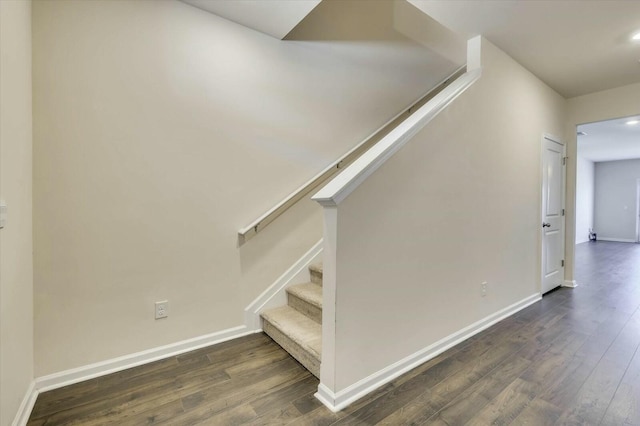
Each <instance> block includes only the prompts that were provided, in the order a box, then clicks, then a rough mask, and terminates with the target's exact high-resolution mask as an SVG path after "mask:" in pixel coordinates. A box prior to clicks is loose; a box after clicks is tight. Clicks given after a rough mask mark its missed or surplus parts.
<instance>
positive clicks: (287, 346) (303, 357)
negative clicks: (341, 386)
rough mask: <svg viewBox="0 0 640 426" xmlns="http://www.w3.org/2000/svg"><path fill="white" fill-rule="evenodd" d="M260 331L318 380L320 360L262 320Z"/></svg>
mask: <svg viewBox="0 0 640 426" xmlns="http://www.w3.org/2000/svg"><path fill="white" fill-rule="evenodd" d="M262 330H263V331H264V332H265V333H266V334H267V335H268V336H269V337H271V338H272V339H273V340H274V341H275V342H276V343H277V344H279V345H280V346H282V348H283V349H284V350H285V351H287V352H289V354H291V356H292V357H294V358H295V359H296V360H297V361H298V362H299V363H300V364H302V365H303V366H304V367H305V368H306V369H307V370H309V371H310V372H311V374H313V375H314V376H316V377H317V378H320V360H319V359H317V358H315V357H314V356H313V355H311V354H310V353H309V352H307V351H305V350H304V349H302V347H300V345H298V344H297V343H296V342H294V341H293V340H291V339H290V338H289V337H288V336H286V335H285V334H283V333H282V332H281V331H280V330H278V329H277V328H276V327H274V326H273V325H271V323H270V322H269V321H268V320H266V319H264V320H263V324H262Z"/></svg>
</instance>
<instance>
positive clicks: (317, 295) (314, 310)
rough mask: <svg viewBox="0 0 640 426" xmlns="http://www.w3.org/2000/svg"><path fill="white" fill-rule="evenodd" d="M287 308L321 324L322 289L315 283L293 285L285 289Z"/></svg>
mask: <svg viewBox="0 0 640 426" xmlns="http://www.w3.org/2000/svg"><path fill="white" fill-rule="evenodd" d="M287 299H288V301H289V306H291V307H292V308H294V309H295V310H297V311H298V312H300V313H302V314H304V315H306V316H308V317H309V318H311V319H312V320H314V321H315V322H317V323H318V324H322V287H320V286H319V285H318V284H315V283H306V284H298V285H293V286H291V287H289V288H287Z"/></svg>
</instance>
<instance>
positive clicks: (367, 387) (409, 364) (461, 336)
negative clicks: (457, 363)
mask: <svg viewBox="0 0 640 426" xmlns="http://www.w3.org/2000/svg"><path fill="white" fill-rule="evenodd" d="M541 298H542V296H541V295H540V293H536V294H532V295H531V296H529V297H526V298H524V299H522V300H520V301H519V302H516V303H514V304H512V305H510V306H507V307H506V308H504V309H501V310H499V311H498V312H495V313H493V314H491V315H489V316H487V317H485V318H483V319H481V320H480V321H477V322H475V323H473V324H471V325H469V326H467V327H465V328H463V329H461V330H459V331H457V332H455V333H453V334H451V335H449V336H447V337H445V338H444V339H441V340H439V341H437V342H435V343H433V344H431V345H429V346H427V347H425V348H424V349H421V350H419V351H418V352H416V353H414V354H411V355H409V356H408V357H406V358H404V359H402V360H400V361H398V362H396V363H394V364H391V365H389V366H388V367H385V368H383V369H382V370H380V371H377V372H375V373H373V374H372V375H370V376H369V377H366V378H364V379H362V380H360V381H359V382H357V383H354V384H353V385H351V386H349V387H347V388H346V389H343V390H341V391H339V392H336V393H334V392H333V391H331V389H329V388H328V387H327V386H325V385H324V384H322V383H320V385H319V386H318V392H317V393H316V394H315V397H316V398H317V399H319V400H320V402H322V403H323V404H324V405H326V406H327V408H329V409H330V410H331V411H333V412H337V411H340V410H342V409H343V408H345V407H347V406H348V405H349V404H351V403H353V402H354V401H356V400H358V399H360V398H362V397H363V396H365V395H367V394H368V393H370V392H372V391H373V390H375V389H377V388H379V387H380V386H382V385H384V384H386V383H388V382H390V381H391V380H393V379H395V378H397V377H399V376H401V375H402V374H404V373H406V372H407V371H409V370H411V369H413V368H415V367H417V366H418V365H420V364H423V363H425V362H426V361H428V360H430V359H432V358H434V357H436V356H438V355H440V354H441V353H442V352H444V351H446V350H447V349H449V348H451V347H453V346H455V345H457V344H458V343H460V342H462V341H464V340H466V339H468V338H470V337H471V336H474V335H475V334H478V333H479V332H481V331H483V330H485V329H487V328H489V327H491V326H492V325H494V324H495V323H497V322H499V321H501V320H503V319H504V318H507V317H509V316H511V315H513V314H515V313H516V312H518V311H520V310H522V309H524V308H526V307H527V306H530V305H532V304H534V303H536V302H537V301H539V300H541Z"/></svg>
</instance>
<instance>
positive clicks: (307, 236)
mask: <svg viewBox="0 0 640 426" xmlns="http://www.w3.org/2000/svg"><path fill="white" fill-rule="evenodd" d="M33 19H34V24H33V25H34V94H35V97H34V151H35V152H34V169H35V173H34V211H35V217H34V232H35V293H36V294H35V310H36V318H35V344H36V362H35V365H36V374H37V375H38V376H40V375H44V374H48V373H53V372H57V371H60V370H65V369H69V368H73V367H78V366H82V365H86V364H89V363H93V362H97V361H101V360H105V359H110V358H113V357H117V356H121V355H125V354H129V353H133V352H136V351H141V350H145V349H148V348H153V347H157V346H160V345H164V344H169V343H172V342H177V341H181V340H183V339H188V338H192V337H196V336H201V335H204V334H207V333H212V332H216V331H219V330H224V329H227V328H230V327H235V326H238V325H241V324H242V322H243V309H244V307H246V306H247V305H248V304H249V303H250V302H251V301H252V300H253V299H254V298H255V297H256V296H258V295H259V294H260V293H261V292H262V291H263V290H264V288H265V287H266V286H267V285H270V284H271V283H272V282H273V281H274V280H275V279H276V278H277V277H278V276H279V275H280V274H281V273H282V272H284V271H285V270H286V269H287V268H288V267H289V266H290V265H291V264H293V262H294V261H295V260H297V259H298V258H299V257H300V256H301V255H302V254H303V253H305V252H306V251H307V250H308V249H309V248H310V247H311V246H312V245H313V244H314V243H315V242H317V241H318V239H319V238H320V237H321V233H322V227H321V217H320V211H319V210H320V209H319V208H318V207H317V206H315V203H312V202H305V203H301V204H300V205H299V206H297V207H296V208H294V209H293V210H291V211H290V212H289V213H287V214H286V215H285V216H283V217H282V218H281V219H279V220H278V221H276V222H275V223H274V224H272V225H271V226H270V227H269V228H267V229H266V230H265V231H264V233H261V234H260V235H258V236H257V237H255V238H253V239H252V240H251V241H249V242H248V243H247V244H245V245H243V246H242V247H241V248H238V246H237V235H236V232H237V230H238V229H239V228H241V227H242V226H245V225H246V224H248V223H249V222H250V221H251V220H253V219H255V218H256V217H257V216H259V215H260V214H262V213H263V212H264V211H265V210H267V209H268V208H270V207H271V206H273V204H275V203H276V202H277V201H279V200H280V199H281V198H282V197H284V196H286V195H287V194H289V193H290V192H291V191H293V190H294V189H295V188H297V187H298V186H299V185H301V184H302V183H304V182H305V181H306V180H307V179H309V178H310V177H311V176H313V175H314V174H315V173H317V172H319V171H320V170H321V169H322V168H323V167H324V166H326V165H327V164H329V163H330V162H332V161H333V160H335V159H337V158H338V157H339V156H340V155H341V154H343V153H344V152H346V151H347V150H348V149H350V148H351V147H353V146H354V145H355V144H356V143H358V142H360V141H361V140H362V139H364V138H365V137H366V136H367V135H368V134H370V133H371V132H373V131H374V130H375V129H376V128H378V127H379V126H380V125H382V124H383V123H384V122H385V121H387V120H388V119H389V118H391V117H392V116H394V115H395V114H396V113H398V112H400V110H401V109H402V108H404V107H405V106H406V105H409V104H410V103H411V102H412V101H413V100H414V99H416V98H418V97H419V96H420V95H421V94H422V93H423V92H424V91H426V89H427V88H429V87H431V86H433V85H434V83H435V82H436V81H438V80H440V79H441V78H443V77H444V75H446V74H448V73H449V72H450V71H452V68H453V66H452V65H451V64H450V63H448V62H446V61H440V60H438V58H436V57H435V56H434V55H432V54H430V53H429V52H428V51H427V50H425V49H424V48H422V47H420V46H419V45H417V44H415V43H410V42H407V41H402V40H399V41H395V42H384V41H378V42H375V43H374V42H366V41H362V42H331V41H327V42H283V41H279V40H276V39H273V38H271V37H268V36H266V35H264V34H261V33H258V32H256V31H253V30H249V29H247V28H244V27H241V26H239V25H237V24H234V23H232V22H230V21H226V20H224V19H222V18H218V17H217V16H215V15H212V14H209V13H207V12H204V11H202V10H199V9H196V8H194V7H191V6H189V5H187V4H184V3H181V2H178V1H166V0H164V1H101V0H94V1H59V0H51V1H42V2H37V3H35V4H34V14H33ZM164 299H168V300H169V303H170V315H169V318H168V319H166V320H162V321H154V319H153V302H154V301H157V300H164ZM70 348H73V350H70Z"/></svg>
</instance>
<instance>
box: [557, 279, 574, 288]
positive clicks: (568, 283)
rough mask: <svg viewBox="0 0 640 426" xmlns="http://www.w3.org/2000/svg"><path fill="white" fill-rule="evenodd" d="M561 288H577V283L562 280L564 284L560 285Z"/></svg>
mask: <svg viewBox="0 0 640 426" xmlns="http://www.w3.org/2000/svg"><path fill="white" fill-rule="evenodd" d="M561 286H562V287H568V288H576V287H578V283H577V282H576V280H564V283H562V285H561Z"/></svg>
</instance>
